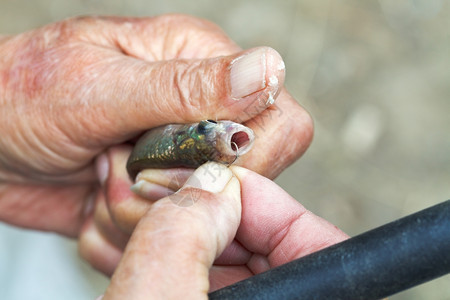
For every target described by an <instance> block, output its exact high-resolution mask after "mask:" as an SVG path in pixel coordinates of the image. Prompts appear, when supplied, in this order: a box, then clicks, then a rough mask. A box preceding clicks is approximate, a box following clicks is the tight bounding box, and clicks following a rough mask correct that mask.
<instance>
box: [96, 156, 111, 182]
mask: <svg viewBox="0 0 450 300" xmlns="http://www.w3.org/2000/svg"><path fill="white" fill-rule="evenodd" d="M95 167H96V170H97V178H98V180H99V181H100V184H101V185H104V184H105V182H106V179H107V178H108V173H109V161H108V157H107V156H106V154H101V155H100V156H99V157H97V161H96V162H95Z"/></svg>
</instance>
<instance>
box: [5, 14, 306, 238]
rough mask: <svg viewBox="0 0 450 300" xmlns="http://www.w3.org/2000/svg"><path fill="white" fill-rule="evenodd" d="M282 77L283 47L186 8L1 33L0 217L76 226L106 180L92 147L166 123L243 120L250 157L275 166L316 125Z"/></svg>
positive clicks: (70, 230)
mask: <svg viewBox="0 0 450 300" xmlns="http://www.w3.org/2000/svg"><path fill="white" fill-rule="evenodd" d="M283 82H284V64H283V63H282V60H281V58H280V56H279V55H278V53H276V52H275V51H274V50H272V49H270V48H264V47H262V48H256V49H252V50H248V51H241V50H240V49H239V47H238V46H236V44H234V43H233V42H232V41H231V40H230V39H229V38H228V37H227V36H226V35H224V33H223V32H222V31H221V30H220V29H219V28H217V27H216V26H215V25H214V24H211V23H210V22H208V21H205V20H200V19H196V18H192V17H188V16H182V15H168V16H161V17H155V18H141V19H139V18H114V17H108V18H97V17H96V18H92V17H87V18H75V19H68V20H65V21H62V22H59V23H55V24H51V25H48V26H45V27H42V28H39V29H36V30H32V31H29V32H26V33H23V34H19V35H16V36H9V37H3V38H2V39H1V40H0V128H1V139H0V220H2V221H5V222H8V223H11V224H16V225H19V226H25V227H29V228H34V229H40V230H51V231H56V232H59V233H62V234H65V235H68V236H72V237H76V236H78V234H79V232H80V229H81V227H82V226H83V224H84V223H85V222H86V219H87V218H88V215H89V214H90V211H91V208H92V207H93V201H92V200H93V199H94V198H95V197H96V195H97V194H98V191H99V183H98V180H97V178H96V174H95V167H94V161H95V158H96V157H97V156H98V155H99V154H100V153H102V152H104V151H106V149H108V148H109V147H111V146H112V145H115V144H118V143H123V142H126V141H129V140H130V139H132V138H133V137H135V136H137V135H139V134H140V133H141V132H142V131H143V130H146V129H148V128H152V127H155V126H159V125H161V124H166V123H187V122H193V121H199V120H201V119H206V118H210V119H231V120H235V121H238V122H244V123H245V124H246V125H247V126H249V127H251V128H252V129H253V130H254V131H255V133H256V135H257V137H258V138H257V140H256V142H255V144H254V149H253V150H252V153H251V154H249V155H246V156H245V158H244V157H243V160H242V165H243V166H245V167H247V168H249V169H252V170H255V171H257V172H259V173H261V174H263V175H265V176H268V177H270V178H273V177H275V176H276V175H277V174H279V173H280V172H281V170H283V169H284V168H285V167H286V166H288V165H289V164H290V163H292V162H293V161H294V160H295V159H297V158H298V157H299V156H300V155H301V154H302V153H303V152H304V151H305V150H306V148H307V147H308V145H309V143H310V141H311V137H312V122H311V119H310V117H309V115H308V114H307V113H306V112H305V111H304V110H303V109H302V108H301V107H300V106H299V105H298V104H297V103H296V102H295V100H294V99H293V98H292V97H291V96H290V95H289V94H288V93H287V92H286V91H285V90H284V89H283V88H282V86H283ZM278 95H279V97H277V96H278ZM270 96H272V97H273V98H274V99H275V98H277V101H276V103H275V105H272V106H269V107H267V106H268V105H269V104H270V102H271V101H269V100H270Z"/></svg>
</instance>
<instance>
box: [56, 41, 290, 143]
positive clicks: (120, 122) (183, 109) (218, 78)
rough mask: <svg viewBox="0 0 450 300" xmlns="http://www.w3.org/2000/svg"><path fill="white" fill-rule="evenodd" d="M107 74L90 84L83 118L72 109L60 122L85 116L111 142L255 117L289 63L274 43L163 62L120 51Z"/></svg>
mask: <svg viewBox="0 0 450 300" xmlns="http://www.w3.org/2000/svg"><path fill="white" fill-rule="evenodd" d="M102 73H103V75H101V76H100V78H99V77H96V79H95V82H96V84H95V86H94V87H92V88H91V89H89V97H90V98H91V99H92V100H93V101H91V102H90V111H89V112H88V113H87V114H86V110H83V111H82V114H83V115H82V116H79V117H80V118H73V114H74V113H77V112H76V111H75V112H74V111H73V110H71V111H70V112H68V113H70V114H71V116H72V117H71V118H66V119H64V118H61V121H62V120H64V123H65V124H61V125H62V126H67V122H68V121H69V122H70V120H74V121H75V122H78V121H79V120H80V119H83V120H84V121H83V124H87V125H88V126H87V128H86V129H87V134H88V135H89V136H96V137H98V136H103V137H107V138H108V141H103V144H107V145H108V144H109V143H111V141H113V142H115V143H116V142H117V141H118V140H124V139H126V138H128V137H129V136H130V135H133V134H136V133H137V132H139V131H142V130H144V129H148V128H152V127H156V126H159V125H162V124H167V123H189V122H197V121H199V120H202V119H231V120H235V121H239V122H244V121H246V120H248V119H251V118H252V117H253V116H255V115H257V114H259V113H260V112H262V111H263V110H264V109H266V107H267V106H269V105H270V104H272V103H273V101H274V99H275V98H276V97H277V96H278V94H279V92H280V90H281V87H282V85H283V82H284V63H283V60H282V58H281V57H280V55H279V54H278V52H276V51H275V50H273V49H272V48H269V47H260V48H255V49H251V50H247V51H243V52H239V53H237V54H234V55H231V56H221V57H216V58H207V59H174V60H168V61H159V62H147V61H143V60H138V59H136V58H132V57H129V56H124V55H122V54H120V57H118V58H117V59H114V60H111V61H109V63H108V66H107V67H106V69H104V70H103V72H102ZM87 76H88V75H87ZM106 87H110V88H106ZM80 93H81V94H82V95H80V98H83V99H84V100H85V99H86V98H85V97H86V90H85V89H80ZM99 116H101V118H99ZM86 118H88V119H90V120H91V121H92V122H89V121H87V120H86ZM74 125H78V126H75V127H78V128H79V124H74ZM72 127H74V126H72ZM91 142H92V140H91ZM103 146H105V145H103Z"/></svg>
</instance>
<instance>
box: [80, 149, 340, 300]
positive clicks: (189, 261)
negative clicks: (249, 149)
mask: <svg viewBox="0 0 450 300" xmlns="http://www.w3.org/2000/svg"><path fill="white" fill-rule="evenodd" d="M127 154H128V151H127V149H124V148H121V149H114V150H113V151H112V152H110V154H109V158H110V159H111V160H112V162H113V164H115V165H116V167H119V165H123V164H124V163H125V158H126V156H127ZM113 169H114V167H113ZM120 173H122V172H120V171H119V172H116V170H111V172H110V174H111V176H109V178H108V180H107V181H106V182H105V183H104V188H105V190H111V191H112V190H114V191H118V190H123V191H124V192H126V191H127V190H128V189H127V188H128V186H129V185H128V184H127V183H126V181H124V180H121V178H120V177H122V175H119V174H120ZM113 174H114V175H113ZM123 175H125V174H123ZM116 176H117V177H116ZM125 176H126V175H125ZM129 196H130V197H133V195H131V194H130V195H129ZM180 199H183V200H182V202H184V203H180V202H179V200H180ZM135 201H137V198H136V199H135ZM180 201H181V200H180ZM144 203H145V205H147V206H148V208H147V210H142V211H141V214H142V215H141V214H139V213H137V214H135V215H134V221H133V222H135V226H136V228H135V229H134V232H133V235H132V237H131V239H130V241H129V242H128V244H127V246H126V248H125V252H124V254H123V256H122V257H121V260H120V263H119V264H118V267H117V269H116V271H115V272H114V275H113V277H112V280H111V284H110V286H109V287H108V289H107V291H106V293H105V297H104V299H123V298H129V299H148V298H165V299H180V298H183V299H207V293H208V292H209V291H213V290H216V289H218V288H221V287H224V286H227V285H229V284H232V283H234V282H236V281H240V280H243V279H245V278H248V277H250V276H253V275H254V274H258V273H261V272H264V271H267V270H268V269H270V268H273V267H276V266H279V265H281V264H284V263H286V262H289V261H291V260H293V259H296V258H299V257H301V256H304V255H307V254H309V253H312V252H315V251H317V250H320V249H322V248H324V247H326V246H329V245H332V244H334V243H337V242H340V241H342V240H344V239H346V238H347V236H346V235H345V234H344V233H343V232H341V231H340V230H339V229H338V228H337V227H335V226H333V225H332V224H330V223H328V222H326V221H325V220H323V219H321V218H319V217H317V216H315V215H314V214H313V213H311V212H310V211H308V210H306V209H305V208H304V207H303V206H302V205H301V204H300V203H299V202H298V201H296V200H295V199H293V198H292V197H291V196H289V195H288V194H287V193H286V192H285V191H283V190H282V189H281V188H280V187H279V186H277V185H276V184H275V183H274V182H273V181H271V180H269V179H267V178H265V177H263V176H261V175H259V174H257V173H255V172H253V171H250V170H248V169H245V168H242V167H238V166H232V167H230V168H227V167H225V166H223V165H220V164H216V165H214V164H213V163H207V164H205V165H203V166H201V167H200V168H199V169H197V170H196V171H195V172H194V173H193V175H192V176H191V177H190V178H189V179H188V180H187V183H186V184H185V185H184V186H183V188H182V189H181V190H180V191H178V192H177V193H175V194H172V195H170V196H168V197H165V198H162V199H159V200H157V201H155V202H153V203H148V202H143V204H142V205H144ZM130 222H131V220H130ZM82 236H83V237H84V238H83V241H84V242H89V241H90V242H91V246H92V247H97V246H99V245H101V243H100V244H96V243H95V242H94V241H97V242H98V241H99V239H98V236H97V237H96V234H95V231H91V230H90V229H89V228H86V232H84V234H83V235H82ZM87 240H89V241H87ZM100 248H102V252H101V253H100V252H99V255H103V256H108V257H109V258H110V259H111V257H114V250H111V249H110V250H108V247H100ZM110 248H111V247H110Z"/></svg>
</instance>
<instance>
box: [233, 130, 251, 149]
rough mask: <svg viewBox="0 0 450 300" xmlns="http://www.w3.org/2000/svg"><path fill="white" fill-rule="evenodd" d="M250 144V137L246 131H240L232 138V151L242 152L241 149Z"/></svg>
mask: <svg viewBox="0 0 450 300" xmlns="http://www.w3.org/2000/svg"><path fill="white" fill-rule="evenodd" d="M249 144H250V137H249V136H248V134H247V133H246V132H244V131H238V132H236V133H234V134H233V135H232V136H231V145H230V146H231V149H233V151H235V152H240V151H239V149H242V148H245V147H246V146H247V145H249Z"/></svg>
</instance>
